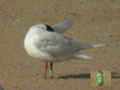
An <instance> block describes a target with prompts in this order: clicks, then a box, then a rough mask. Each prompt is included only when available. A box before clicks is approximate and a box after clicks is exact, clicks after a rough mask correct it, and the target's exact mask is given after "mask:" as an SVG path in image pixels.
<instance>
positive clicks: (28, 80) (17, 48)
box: [0, 0, 120, 90]
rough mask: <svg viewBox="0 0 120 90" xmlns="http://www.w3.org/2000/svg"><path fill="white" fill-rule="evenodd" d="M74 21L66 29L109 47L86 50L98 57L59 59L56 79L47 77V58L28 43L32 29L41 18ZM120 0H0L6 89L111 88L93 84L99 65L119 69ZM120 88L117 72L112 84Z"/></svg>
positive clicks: (0, 69)
mask: <svg viewBox="0 0 120 90" xmlns="http://www.w3.org/2000/svg"><path fill="white" fill-rule="evenodd" d="M66 19H71V20H73V21H74V25H73V27H72V28H71V29H70V30H69V31H68V32H66V34H67V35H71V36H73V37H76V38H79V39H80V40H81V41H85V42H90V43H99V42H101V43H105V44H106V47H104V48H98V49H92V50H87V51H84V53H86V54H88V55H91V56H93V57H94V59H93V60H90V61H86V60H71V61H69V62H63V63H56V64H55V66H54V70H55V79H53V80H45V79H43V71H44V70H43V69H44V68H43V66H44V65H43V63H41V62H40V61H39V60H38V59H34V58H32V57H29V56H28V55H27V53H26V52H25V51H24V48H23V40H24V36H25V33H26V32H27V29H28V28H29V27H30V26H31V25H33V24H38V23H49V24H55V23H57V22H60V21H64V20H66ZM119 29H120V0H0V85H1V86H2V87H3V88H4V90H110V88H102V89H101V88H94V87H91V86H90V82H89V77H87V75H88V74H89V72H91V71H95V70H110V71H111V72H117V73H119V72H120V30H119ZM60 77H61V78H60ZM119 88H120V78H119V77H118V78H112V87H111V90H118V89H119Z"/></svg>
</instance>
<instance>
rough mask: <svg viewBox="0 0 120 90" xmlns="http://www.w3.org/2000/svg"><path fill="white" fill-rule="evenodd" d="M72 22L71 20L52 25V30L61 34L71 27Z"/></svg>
mask: <svg viewBox="0 0 120 90" xmlns="http://www.w3.org/2000/svg"><path fill="white" fill-rule="evenodd" d="M72 23H73V22H72V21H71V20H66V21H64V22H61V23H58V24H55V25H52V28H53V29H54V30H55V31H56V32H59V33H63V32H65V31H66V30H68V29H69V28H70V27H71V26H72Z"/></svg>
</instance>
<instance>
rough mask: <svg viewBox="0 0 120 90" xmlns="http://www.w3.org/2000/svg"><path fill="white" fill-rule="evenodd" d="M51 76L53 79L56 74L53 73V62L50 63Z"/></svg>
mask: <svg viewBox="0 0 120 90" xmlns="http://www.w3.org/2000/svg"><path fill="white" fill-rule="evenodd" d="M49 74H50V78H51V79H52V78H53V76H54V72H53V62H50V71H49Z"/></svg>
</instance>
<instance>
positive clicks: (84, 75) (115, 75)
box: [57, 72, 120, 79]
mask: <svg viewBox="0 0 120 90" xmlns="http://www.w3.org/2000/svg"><path fill="white" fill-rule="evenodd" d="M111 75H112V78H113V79H120V73H119V72H112V73H111ZM57 79H90V73H80V74H69V75H64V76H59V77H57Z"/></svg>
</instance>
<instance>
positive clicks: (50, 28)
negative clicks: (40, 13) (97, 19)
mask: <svg viewBox="0 0 120 90" xmlns="http://www.w3.org/2000/svg"><path fill="white" fill-rule="evenodd" d="M46 27H47V31H49V32H55V31H54V29H53V28H52V27H51V26H49V25H47V24H46Z"/></svg>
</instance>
